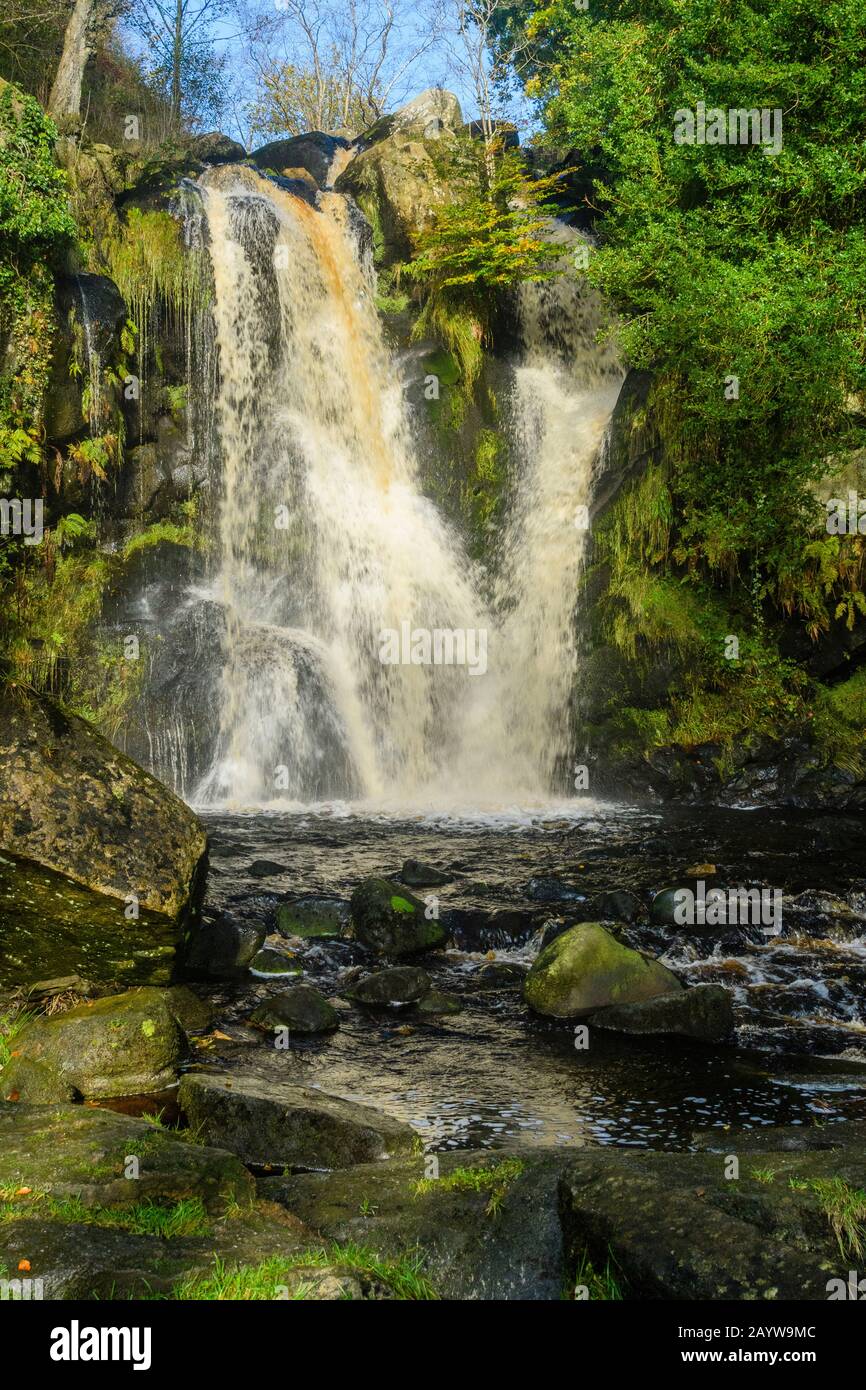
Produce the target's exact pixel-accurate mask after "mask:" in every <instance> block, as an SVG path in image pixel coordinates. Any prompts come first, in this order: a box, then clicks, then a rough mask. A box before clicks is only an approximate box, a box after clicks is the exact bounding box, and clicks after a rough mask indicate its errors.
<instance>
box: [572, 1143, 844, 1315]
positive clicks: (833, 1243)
mask: <svg viewBox="0 0 866 1390" xmlns="http://www.w3.org/2000/svg"><path fill="white" fill-rule="evenodd" d="M840 1128H842V1126H840ZM762 1138H763V1140H764V1147H763V1148H762V1149H760V1150H754V1151H752V1150H750V1151H749V1158H748V1161H745V1160H744V1161H742V1162H741V1163H740V1169H739V1178H738V1179H732V1178H728V1177H726V1171H729V1169H728V1165H727V1162H726V1154H731V1155H736V1154H737V1141H736V1139H735V1138H732V1139H731V1143H730V1147H729V1148H728V1149H727V1150H726V1153H721V1152H719V1153H707V1152H704V1153H683V1154H680V1153H653V1152H651V1151H644V1152H641V1153H634V1152H630V1151H627V1150H612V1149H596V1150H592V1151H590V1150H587V1151H585V1153H583V1154H581V1155H579V1156H578V1157H577V1158H575V1159H574V1160H573V1162H572V1163H571V1165H570V1167H569V1170H568V1172H567V1174H566V1176H565V1177H564V1179H563V1182H562V1189H561V1210H562V1218H563V1225H564V1231H565V1236H566V1242H567V1246H568V1249H569V1252H570V1256H571V1259H572V1261H573V1262H575V1263H577V1262H578V1261H579V1259H580V1257H581V1256H582V1255H583V1254H584V1253H588V1254H589V1256H590V1259H592V1260H593V1261H598V1262H599V1263H600V1265H601V1266H603V1265H604V1263H605V1261H608V1260H609V1261H610V1262H611V1264H612V1265H613V1267H614V1268H616V1269H617V1270H618V1271H619V1277H620V1279H621V1281H622V1283H623V1284H624V1285H625V1292H626V1296H627V1297H632V1298H679V1299H686V1300H689V1301H690V1302H691V1301H692V1300H696V1299H707V1300H718V1299H722V1300H725V1299H748V1300H753V1299H756V1300H761V1301H771V1300H772V1301H775V1300H782V1299H795V1300H798V1299H804V1298H805V1299H818V1300H821V1301H826V1299H827V1297H828V1281H829V1280H830V1279H833V1278H839V1277H841V1278H847V1273H848V1269H849V1267H850V1265H851V1263H852V1261H851V1258H850V1256H849V1255H847V1254H844V1255H843V1254H841V1253H840V1251H839V1246H838V1243H837V1240H836V1237H835V1235H834V1233H833V1230H832V1228H831V1224H830V1221H829V1219H828V1216H827V1213H826V1210H824V1209H822V1205H821V1201H820V1197H819V1194H818V1193H817V1192H816V1191H815V1190H814V1188H812V1187H810V1183H812V1182H815V1181H818V1182H819V1183H820V1182H821V1181H826V1180H828V1179H830V1180H833V1181H836V1180H841V1181H842V1182H845V1183H848V1184H849V1185H850V1186H851V1187H855V1188H862V1186H863V1183H864V1180H866V1152H864V1148H863V1146H862V1144H859V1145H858V1144H856V1143H855V1144H852V1145H851V1146H850V1147H846V1148H845V1149H840V1150H833V1151H830V1152H827V1151H809V1152H790V1151H777V1150H776V1149H775V1147H774V1145H773V1138H772V1132H770V1133H767V1132H766V1131H764V1132H763V1133H762ZM756 1174H757V1176H756ZM792 1179H793V1181H794V1186H793V1187H792V1185H791V1181H792ZM798 1184H799V1185H802V1186H798Z"/></svg>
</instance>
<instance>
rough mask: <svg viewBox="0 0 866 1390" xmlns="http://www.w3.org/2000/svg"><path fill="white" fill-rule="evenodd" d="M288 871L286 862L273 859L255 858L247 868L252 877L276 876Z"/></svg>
mask: <svg viewBox="0 0 866 1390" xmlns="http://www.w3.org/2000/svg"><path fill="white" fill-rule="evenodd" d="M288 872H289V870H288V869H287V868H286V866H285V864H277V863H276V862H275V861H274V860H273V859H255V860H254V861H253V863H252V864H250V867H249V868H248V869H247V873H248V874H249V876H250V878H275V877H278V876H279V875H280V874H287V873H288Z"/></svg>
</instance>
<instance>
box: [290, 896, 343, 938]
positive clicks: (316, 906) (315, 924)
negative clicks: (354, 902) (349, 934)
mask: <svg viewBox="0 0 866 1390" xmlns="http://www.w3.org/2000/svg"><path fill="white" fill-rule="evenodd" d="M348 920H349V904H348V903H347V902H344V901H343V900H342V899H341V898H302V899H301V901H300V902H296V903H283V904H282V905H281V906H280V907H278V908H277V931H280V932H282V933H283V934H284V935H285V936H301V937H304V938H305V939H307V938H316V937H325V938H327V937H338V936H342V934H343V928H344V926H345V925H346V923H347V922H348Z"/></svg>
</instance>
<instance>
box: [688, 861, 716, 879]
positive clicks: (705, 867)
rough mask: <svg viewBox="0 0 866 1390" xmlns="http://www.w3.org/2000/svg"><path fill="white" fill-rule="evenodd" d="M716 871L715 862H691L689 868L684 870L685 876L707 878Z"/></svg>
mask: <svg viewBox="0 0 866 1390" xmlns="http://www.w3.org/2000/svg"><path fill="white" fill-rule="evenodd" d="M717 872H718V871H717V869H716V866H715V864H692V866H691V868H690V869H685V870H684V873H685V875H686V878H707V877H708V876H709V875H710V874H714V873H717Z"/></svg>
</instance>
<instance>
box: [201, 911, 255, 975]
mask: <svg viewBox="0 0 866 1390" xmlns="http://www.w3.org/2000/svg"><path fill="white" fill-rule="evenodd" d="M265 935H266V932H265V928H264V927H259V926H252V925H250V924H249V923H247V922H237V921H235V920H234V919H233V918H232V917H229V916H227V915H226V914H220V915H219V916H218V917H215V918H211V919H207V918H205V920H203V921H201V922H199V923H196V924H195V925H194V926H193V927H192V929H191V931H190V933H189V936H188V938H187V941H186V943H185V949H184V954H183V964H184V968H185V969H186V970H187V971H188V972H189V974H191V975H194V976H201V977H203V978H210V979H214V980H230V979H233V978H234V977H235V976H237V975H239V974H241V973H242V972H243V971H244V970H246V969H247V967H248V965H249V963H250V961H251V960H252V959H253V957H254V956H255V955H256V953H257V952H258V951H259V950H260V949H261V947H262V945H263V944H264V940H265Z"/></svg>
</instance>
